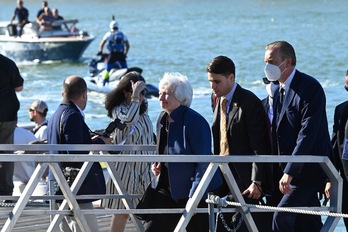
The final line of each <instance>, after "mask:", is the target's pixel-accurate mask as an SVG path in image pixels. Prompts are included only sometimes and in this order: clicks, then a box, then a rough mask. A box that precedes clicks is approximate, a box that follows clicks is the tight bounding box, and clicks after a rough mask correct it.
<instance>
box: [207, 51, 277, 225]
mask: <svg viewBox="0 0 348 232" xmlns="http://www.w3.org/2000/svg"><path fill="white" fill-rule="evenodd" d="M207 72H208V80H209V82H210V84H211V88H212V90H213V93H214V94H215V95H216V97H218V98H219V102H218V103H217V104H216V107H215V110H214V119H213V123H212V132H213V138H214V154H220V155H267V154H270V153H271V147H270V139H269V135H268V128H267V118H266V114H265V112H264V110H263V107H262V103H261V100H260V99H259V98H258V97H257V96H256V95H255V94H253V93H252V92H250V91H249V90H246V89H243V88H242V87H241V86H240V85H238V84H237V83H236V82H235V65H234V63H233V61H232V60H231V59H230V58H228V57H226V56H218V57H215V58H214V59H213V60H212V61H211V62H210V63H209V65H208V67H207ZM222 99H226V100H227V107H226V108H227V109H226V112H225V113H226V114H227V120H226V121H227V122H226V127H227V142H228V145H227V146H228V148H227V150H228V151H223V149H222V147H223V146H221V145H220V141H221V140H222V139H221V138H223V137H224V135H223V134H222V133H224V132H223V131H222V130H220V129H222V128H220V127H221V126H220V117H221V115H222V113H221V108H222V107H221V102H222ZM225 133H226V132H225ZM229 166H230V169H231V171H232V173H233V175H234V177H235V179H236V181H237V183H238V186H239V189H240V191H241V192H242V194H243V195H244V196H245V199H246V202H248V203H255V204H258V203H259V200H260V199H261V198H262V196H263V193H264V192H265V190H266V188H265V186H266V184H269V183H271V182H270V179H271V178H272V177H271V176H272V174H271V169H270V165H268V164H262V163H259V164H257V163H230V164H229ZM266 178H270V179H266ZM268 189H269V188H268ZM267 191H268V190H267ZM228 192H229V189H228V187H227V185H226V183H225V189H224V190H223V191H222V192H221V193H223V194H227V193H228ZM220 195H221V194H220ZM256 216H257V217H256ZM258 216H261V215H258V214H253V217H254V220H255V222H256V224H257V225H260V224H259V223H258ZM236 223H238V221H237V222H236ZM218 228H221V226H219V227H218ZM259 228H261V227H259ZM222 229H223V228H222ZM243 230H246V227H245V225H244V229H243Z"/></svg>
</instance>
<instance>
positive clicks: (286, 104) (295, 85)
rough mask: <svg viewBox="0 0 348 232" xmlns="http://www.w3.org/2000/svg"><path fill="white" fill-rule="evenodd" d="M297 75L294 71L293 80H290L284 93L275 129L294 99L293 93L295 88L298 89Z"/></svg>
mask: <svg viewBox="0 0 348 232" xmlns="http://www.w3.org/2000/svg"><path fill="white" fill-rule="evenodd" d="M299 75H300V74H299V72H298V71H297V70H296V71H295V75H294V78H293V79H292V81H291V84H290V86H289V88H288V90H287V92H286V93H285V97H284V102H283V106H282V111H281V112H280V115H279V120H278V122H277V127H278V126H279V124H280V122H281V121H282V118H283V116H284V115H285V112H286V109H287V108H288V107H289V105H290V103H291V101H292V100H293V99H294V97H295V91H296V90H297V88H298V86H299V84H300V77H299Z"/></svg>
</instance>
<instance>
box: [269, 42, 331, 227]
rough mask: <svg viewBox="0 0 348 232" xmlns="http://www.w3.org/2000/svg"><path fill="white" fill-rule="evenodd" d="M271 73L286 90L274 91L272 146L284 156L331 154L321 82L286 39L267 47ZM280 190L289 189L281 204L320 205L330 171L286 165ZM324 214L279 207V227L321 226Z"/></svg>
mask: <svg viewBox="0 0 348 232" xmlns="http://www.w3.org/2000/svg"><path fill="white" fill-rule="evenodd" d="M265 50H266V52H265V63H266V66H265V74H266V77H267V78H268V80H270V81H276V80H279V83H280V88H279V89H280V91H277V92H276V93H275V96H274V105H273V106H274V107H273V109H274V112H275V115H274V118H273V123H272V148H273V149H272V151H273V153H274V154H278V155H291V156H300V155H317V156H331V154H332V147H331V143H330V136H329V132H328V122H327V117H326V98H325V93H324V90H323V88H322V87H321V85H320V83H319V82H318V81H317V80H316V79H314V78H313V77H311V76H309V75H307V74H305V73H301V72H299V71H298V70H296V69H295V66H296V55H295V50H294V48H293V47H292V45H291V44H289V43H287V42H285V41H276V42H273V43H270V44H268V45H267V46H266V48H265ZM281 166H282V170H283V176H282V177H281V179H280V181H279V190H280V191H281V192H282V193H283V194H284V196H283V198H282V200H281V201H280V203H279V205H278V206H280V207H281V206H286V207H306V206H309V207H310V206H320V202H319V200H318V195H317V193H318V191H319V190H320V189H321V188H323V185H324V184H325V180H326V175H325V173H324V172H323V170H322V169H321V167H320V165H319V164H314V163H285V164H282V165H281ZM321 227H322V223H321V218H320V216H311V215H306V216H299V214H295V213H286V212H275V213H274V218H273V230H274V231H281V232H286V231H320V229H321Z"/></svg>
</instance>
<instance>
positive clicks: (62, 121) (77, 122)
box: [47, 76, 111, 232]
mask: <svg viewBox="0 0 348 232" xmlns="http://www.w3.org/2000/svg"><path fill="white" fill-rule="evenodd" d="M63 88H64V92H63V101H62V103H61V104H60V105H59V107H58V109H57V110H56V112H55V113H54V114H53V115H52V117H51V118H50V121H49V123H48V126H47V134H48V138H47V142H48V144H92V143H99V144H103V143H111V138H104V137H94V138H91V135H90V130H89V128H88V126H87V124H86V123H85V121H84V113H83V110H84V109H85V107H86V104H87V85H86V82H85V80H84V79H83V78H81V77H78V76H69V77H67V78H66V79H65V80H64V83H63ZM59 153H60V154H83V153H87V154H88V152H83V151H60V152H59ZM82 164H83V163H82V162H79V163H78V162H64V163H62V164H61V166H62V168H63V169H64V168H81V166H82ZM105 188H106V187H105V180H104V175H103V170H102V169H101V166H100V164H99V163H98V162H95V163H94V164H93V166H92V167H91V169H90V171H89V173H88V175H87V176H86V179H85V180H84V182H83V183H82V186H81V188H80V190H79V191H78V195H88V194H89V195H91V194H105V190H106V189H105ZM59 192H60V194H61V191H59ZM57 194H59V193H57ZM92 201H94V199H87V200H78V203H79V206H80V208H81V209H92V208H93V204H92ZM85 217H86V220H87V223H88V226H89V227H90V229H91V231H96V232H97V231H98V222H97V219H96V217H95V215H93V214H90V215H88V214H87V215H85ZM60 229H61V231H70V230H71V231H80V228H79V226H78V224H77V221H76V219H75V218H74V216H73V215H67V216H65V220H63V222H62V223H61V224H60Z"/></svg>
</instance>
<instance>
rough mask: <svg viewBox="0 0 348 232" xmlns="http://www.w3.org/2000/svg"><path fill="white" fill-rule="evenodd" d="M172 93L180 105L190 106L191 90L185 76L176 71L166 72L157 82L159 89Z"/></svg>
mask: <svg viewBox="0 0 348 232" xmlns="http://www.w3.org/2000/svg"><path fill="white" fill-rule="evenodd" d="M161 89H162V90H166V91H167V92H168V93H172V94H174V96H175V98H176V99H177V100H178V101H180V102H181V105H184V106H187V107H190V106H191V102H192V95H193V90H192V87H191V84H190V82H189V81H188V78H187V76H185V75H183V74H181V73H178V72H166V73H164V74H163V77H162V79H161V80H160V82H159V90H161Z"/></svg>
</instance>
